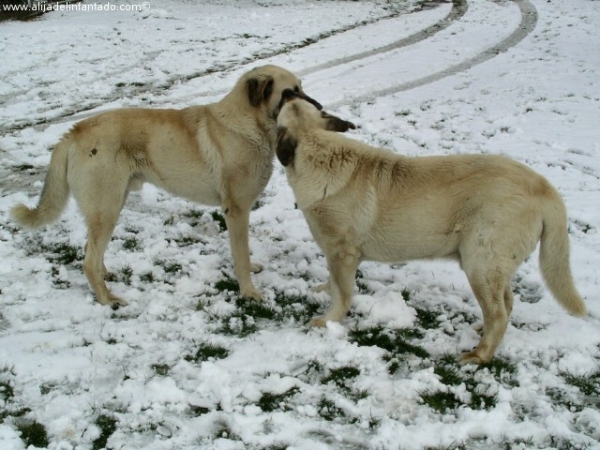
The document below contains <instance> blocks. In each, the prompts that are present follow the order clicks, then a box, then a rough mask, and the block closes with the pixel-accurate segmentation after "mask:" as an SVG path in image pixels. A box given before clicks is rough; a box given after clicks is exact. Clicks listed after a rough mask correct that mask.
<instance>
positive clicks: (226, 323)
mask: <svg viewBox="0 0 600 450" xmlns="http://www.w3.org/2000/svg"><path fill="white" fill-rule="evenodd" d="M257 331H258V326H257V325H256V323H255V322H254V317H252V316H247V315H245V314H240V313H234V314H231V315H229V316H226V317H223V318H222V319H221V327H220V328H219V329H218V330H217V332H219V333H222V334H226V335H233V336H239V337H246V336H248V335H250V334H253V333H256V332H257Z"/></svg>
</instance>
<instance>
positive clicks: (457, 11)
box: [298, 0, 469, 76]
mask: <svg viewBox="0 0 600 450" xmlns="http://www.w3.org/2000/svg"><path fill="white" fill-rule="evenodd" d="M468 8H469V6H468V4H467V0H453V2H452V9H451V10H450V12H449V13H448V15H447V16H446V17H444V18H443V19H442V20H440V21H439V22H438V23H435V24H433V25H431V26H429V27H427V28H424V29H423V30H421V31H419V32H417V33H415V34H412V35H410V36H407V37H405V38H404V39H400V40H399V41H396V42H392V43H391V44H389V45H386V46H384V47H379V48H375V49H373V50H368V51H366V52H362V53H357V54H354V55H350V56H346V57H344V58H338V59H334V60H331V61H328V62H326V63H323V64H319V65H317V66H314V67H310V68H308V69H305V70H301V71H300V72H298V75H299V76H306V75H310V74H313V73H315V72H319V71H321V70H326V69H331V68H332V67H336V66H341V65H343V64H348V63H351V62H354V61H358V60H361V59H365V58H370V57H371V56H376V55H379V54H381V53H387V52H390V51H392V50H397V49H399V48H402V47H408V46H409V45H414V44H416V43H417V42H420V41H424V40H425V39H427V38H429V37H431V36H433V35H434V34H435V33H437V32H439V31H442V30H444V29H446V28H448V27H449V26H450V25H451V24H452V23H453V22H455V21H457V20H458V19H460V18H461V17H462V16H464V15H465V13H466V12H467V9H468Z"/></svg>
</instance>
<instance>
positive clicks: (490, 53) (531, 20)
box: [326, 0, 538, 109]
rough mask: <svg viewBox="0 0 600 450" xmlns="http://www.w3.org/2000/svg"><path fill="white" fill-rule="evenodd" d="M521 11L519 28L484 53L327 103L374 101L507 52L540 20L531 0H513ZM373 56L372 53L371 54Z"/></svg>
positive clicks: (342, 103) (335, 105) (332, 105)
mask: <svg viewBox="0 0 600 450" xmlns="http://www.w3.org/2000/svg"><path fill="white" fill-rule="evenodd" d="M513 1H514V2H515V3H516V4H517V5H518V6H519V9H520V11H521V22H520V23H519V26H518V27H517V29H516V30H515V31H514V32H513V33H512V34H511V35H510V36H508V37H507V38H506V39H504V40H502V41H501V42H499V43H498V44H496V45H494V46H492V47H490V48H488V49H487V50H484V51H483V52H482V53H479V54H478V55H476V56H474V57H472V58H469V59H467V60H465V61H463V62H461V63H458V64H455V65H453V66H451V67H448V68H447V69H444V70H442V71H439V72H436V73H433V74H430V75H427V76H425V77H422V78H417V79H415V80H411V81H407V82H404V83H402V84H399V85H396V86H391V87H389V88H385V89H380V90H377V91H371V92H369V93H367V94H364V95H360V96H357V97H350V98H347V99H344V100H341V101H338V102H335V103H332V104H328V105H326V106H327V107H328V108H331V109H336V108H338V107H340V106H343V105H348V104H350V105H353V104H356V103H362V102H368V101H373V100H374V99H376V98H377V97H384V96H387V95H391V94H397V93H398V92H403V91H408V90H410V89H415V88H417V87H421V86H424V85H426V84H430V83H433V82H435V81H439V80H441V79H443V78H446V77H449V76H452V75H456V74H457V73H460V72H464V71H466V70H469V69H470V68H472V67H474V66H477V65H479V64H482V63H484V62H486V61H488V60H490V59H492V58H493V57H495V56H497V55H499V54H500V53H503V52H506V51H507V50H509V49H510V48H511V47H514V46H515V45H517V44H518V43H519V42H521V41H522V40H523V39H524V38H525V37H526V36H527V35H528V34H529V33H531V32H532V31H533V30H534V29H535V27H536V24H537V21H538V13H537V10H536V9H535V6H533V4H532V3H531V2H530V1H529V0H513ZM369 56H371V55H369Z"/></svg>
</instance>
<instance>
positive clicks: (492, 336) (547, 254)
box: [276, 96, 586, 363]
mask: <svg viewBox="0 0 600 450" xmlns="http://www.w3.org/2000/svg"><path fill="white" fill-rule="evenodd" d="M288 97H289V98H287V99H286V102H285V105H284V106H283V107H282V109H281V112H280V114H279V117H278V119H277V124H278V127H279V132H278V143H277V150H276V153H277V156H278V158H279V160H280V162H281V163H282V164H283V165H284V166H285V168H286V174H287V178H288V181H289V184H290V186H291V187H292V189H293V191H294V195H295V198H296V202H297V204H298V208H300V209H301V210H302V212H303V213H304V215H305V217H306V220H307V222H308V225H309V227H310V229H311V232H312V234H313V236H314V238H315V240H316V242H317V243H318V245H319V246H320V247H321V249H322V250H323V252H324V253H325V256H326V258H327V264H328V269H329V272H330V279H329V281H328V283H327V285H324V286H323V287H322V288H326V289H327V290H328V291H329V293H330V295H331V299H332V306H331V309H330V310H329V311H328V312H327V313H326V314H325V315H324V316H323V317H318V318H315V319H313V321H312V322H311V323H312V324H313V325H317V326H324V325H325V323H326V322H327V321H328V320H333V321H339V320H341V319H342V318H344V317H345V316H346V314H347V312H348V310H349V309H350V305H351V300H352V290H353V286H354V283H355V274H356V270H357V268H358V265H359V263H360V261H363V260H370V261H382V262H400V261H407V260H413V259H427V258H450V259H454V260H457V261H458V262H459V264H460V265H461V268H462V269H463V270H464V272H465V273H466V275H467V277H468V280H469V283H470V285H471V288H472V289H473V292H474V294H475V297H476V298H477V301H478V302H479V305H480V307H481V309H482V312H483V321H484V323H483V336H482V338H481V341H480V342H479V345H478V346H477V347H476V348H475V349H474V350H473V351H469V352H466V353H463V354H462V355H461V356H460V360H461V361H462V362H463V363H468V362H472V363H485V362H488V361H490V359H491V358H492V357H493V355H494V352H495V351H496V349H497V347H498V345H499V344H500V341H501V339H502V337H503V336H504V333H505V331H506V328H507V324H508V320H509V316H510V314H511V311H512V307H513V294H512V292H511V288H510V281H511V277H512V275H513V274H514V272H515V271H516V269H517V268H518V267H519V265H520V264H521V263H522V262H523V261H524V260H525V258H527V257H528V256H529V255H530V254H531V253H532V252H533V250H534V249H535V247H536V245H537V243H538V241H539V242H540V267H541V272H542V274H543V276H544V279H545V281H546V284H547V285H548V287H549V289H550V291H551V292H552V293H553V294H554V296H555V297H556V299H557V300H558V301H559V303H560V304H561V305H562V306H563V307H564V308H565V309H566V310H567V311H569V312H570V313H572V314H574V315H577V316H583V315H585V314H586V307H585V304H584V302H583V300H582V299H581V297H580V295H579V294H578V292H577V290H576V288H575V286H574V283H573V278H572V275H571V269H570V265H569V238H568V231H567V214H566V209H565V206H564V203H563V201H562V199H561V197H560V195H559V193H558V192H557V191H556V189H554V188H553V187H552V186H551V185H550V183H549V182H548V181H547V180H546V179H545V178H543V177H542V176H540V175H539V174H537V173H536V172H534V171H532V170H531V169H529V168H528V167H526V166H524V165H523V164H520V163H518V162H515V161H513V160H510V159H508V158H506V157H503V156H492V155H457V156H434V157H419V158H408V157H403V156H400V155H398V154H395V153H393V152H391V151H387V150H383V149H377V148H373V147H370V146H368V145H366V144H364V143H361V142H358V141H355V140H352V139H349V138H347V137H345V136H343V135H341V134H338V133H336V131H342V132H343V131H346V130H348V129H349V128H352V124H350V123H349V122H346V121H343V120H341V119H338V118H336V117H333V116H326V115H325V113H322V112H321V111H318V110H317V109H316V108H314V107H313V106H311V105H310V104H309V103H307V102H305V101H303V100H301V99H298V98H295V97H294V96H288Z"/></svg>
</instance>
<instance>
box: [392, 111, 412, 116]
mask: <svg viewBox="0 0 600 450" xmlns="http://www.w3.org/2000/svg"><path fill="white" fill-rule="evenodd" d="M410 114H411V112H410V109H403V110H402V111H396V112H395V113H394V115H395V116H397V117H406V116H410Z"/></svg>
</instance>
